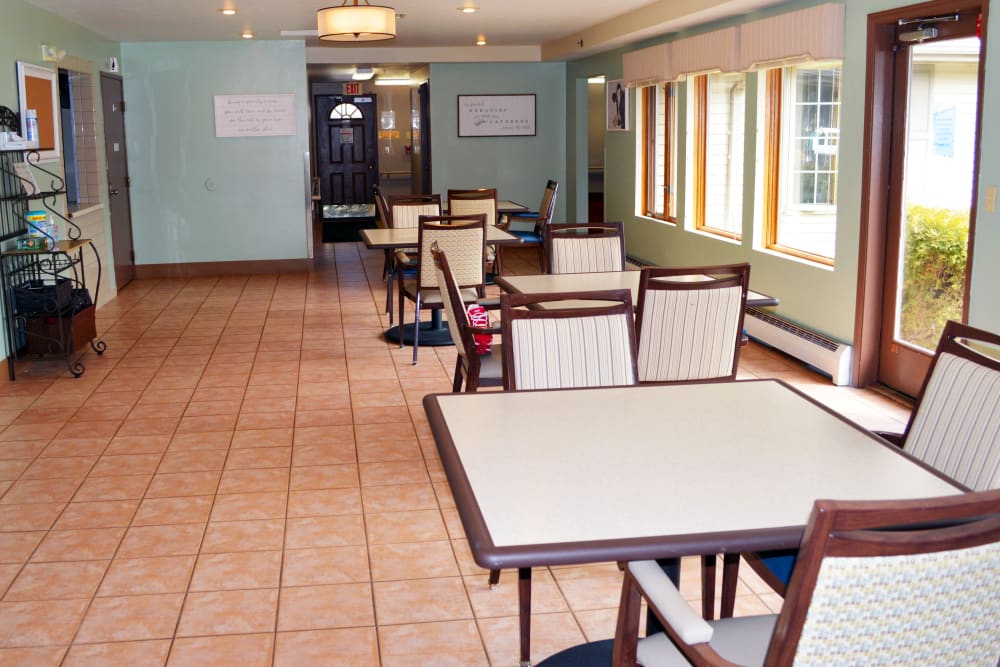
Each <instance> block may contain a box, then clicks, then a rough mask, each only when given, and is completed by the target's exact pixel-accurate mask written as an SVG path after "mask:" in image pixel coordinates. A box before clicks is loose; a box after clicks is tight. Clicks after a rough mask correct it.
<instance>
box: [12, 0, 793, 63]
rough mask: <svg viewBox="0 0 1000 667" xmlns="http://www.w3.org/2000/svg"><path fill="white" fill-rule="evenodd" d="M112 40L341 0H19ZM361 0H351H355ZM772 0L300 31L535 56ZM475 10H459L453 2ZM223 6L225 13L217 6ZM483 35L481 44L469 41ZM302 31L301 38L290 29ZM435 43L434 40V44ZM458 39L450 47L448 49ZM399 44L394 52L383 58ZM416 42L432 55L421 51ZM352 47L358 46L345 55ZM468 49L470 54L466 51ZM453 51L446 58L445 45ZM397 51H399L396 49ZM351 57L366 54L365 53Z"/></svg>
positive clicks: (530, 1)
mask: <svg viewBox="0 0 1000 667" xmlns="http://www.w3.org/2000/svg"><path fill="white" fill-rule="evenodd" d="M27 1H28V2H30V3H31V4H33V5H36V6H38V7H41V8H43V9H45V10H48V11H50V12H52V13H54V14H58V15H59V16H62V17H64V18H66V19H68V20H70V21H72V22H74V23H77V24H79V25H82V26H84V27H86V28H89V29H90V30H92V31H94V32H96V33H98V34H100V35H103V36H104V37H107V38H109V39H111V40H113V41H117V42H144V41H157V42H160V41H201V40H205V41H219V40H239V39H240V35H241V33H243V31H244V30H246V29H249V30H251V31H252V32H253V34H254V36H255V39H269V40H270V39H284V38H283V37H282V36H281V31H282V30H298V31H302V30H315V29H316V18H315V16H316V10H317V9H319V8H321V7H324V6H328V5H338V4H340V2H341V0H282V1H277V0H169V1H165V0H27ZM364 1H365V0H361V2H364ZM780 1H782V0H656V1H654V2H650V0H615V1H614V2H610V1H609V0H373V1H372V4H382V3H384V4H389V5H391V6H392V7H394V8H395V9H396V12H397V14H401V15H402V18H400V19H399V20H398V21H397V31H398V35H397V37H396V39H394V40H392V41H388V42H368V43H367V44H364V45H363V46H364V47H366V48H361V49H358V48H357V47H355V46H354V45H346V46H345V45H341V44H337V43H334V44H330V43H323V42H320V41H319V40H317V39H315V38H307V46H309V47H311V48H310V49H309V53H310V55H309V58H308V59H309V62H348V61H352V60H359V58H355V57H354V56H355V55H368V53H370V52H371V50H372V49H373V48H377V49H379V50H380V51H381V52H382V59H384V60H393V61H397V62H400V61H407V60H408V61H411V62H412V61H416V60H423V61H425V62H426V61H432V60H539V59H566V58H573V57H579V56H581V55H586V54H587V53H592V52H594V51H596V50H600V49H603V48H610V47H612V46H616V45H620V44H623V43H626V42H627V41H632V40H634V39H640V38H643V37H647V36H651V35H653V34H662V33H665V32H670V31H671V30H677V29H680V28H683V27H685V26H688V25H691V24H694V23H699V22H703V21H706V20H711V19H714V18H719V17H720V16H724V15H730V14H738V13H742V12H746V11H749V10H750V9H753V8H756V7H760V6H763V5H768V4H774V3H776V2H780ZM466 4H471V5H476V6H478V7H479V11H477V12H476V13H474V14H463V13H462V12H460V11H458V7H459V6H461V5H466ZM222 7H233V8H235V9H236V10H237V11H238V13H237V14H236V15H235V16H231V17H227V16H223V15H222V14H221V13H220V12H219V11H218V10H219V9H220V8H222ZM479 35H483V36H484V37H485V38H486V40H487V42H488V46H486V47H481V48H477V47H475V46H474V44H475V41H476V38H477V37H478V36H479ZM298 39H302V37H298ZM442 47H444V48H442ZM456 47H460V48H456ZM395 49H398V50H400V55H401V56H403V57H401V58H391V57H388V58H387V57H386V54H385V52H386V51H392V50H395ZM420 49H424V50H427V49H430V50H432V51H434V52H435V53H438V54H441V55H438V56H435V57H421V55H420V54H418V53H417V51H418V50H420ZM355 51H359V53H357V54H355V53H354V52H355ZM470 52H474V53H475V56H474V57H473V56H470V55H469V53H470ZM449 53H450V54H451V55H453V56H454V57H453V58H450V57H446V54H449ZM404 54H405V55H404ZM360 60H362V61H363V60H372V58H370V57H365V58H360Z"/></svg>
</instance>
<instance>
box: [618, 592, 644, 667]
mask: <svg viewBox="0 0 1000 667" xmlns="http://www.w3.org/2000/svg"><path fill="white" fill-rule="evenodd" d="M641 607H642V594H641V593H640V592H639V587H638V586H637V585H636V584H635V581H634V580H633V579H632V575H631V574H629V573H628V572H626V573H625V576H624V578H623V581H622V596H621V601H620V602H619V604H618V623H617V625H616V627H615V643H614V649H613V650H614V655H613V656H612V658H611V664H613V665H620V666H621V667H635V665H636V657H637V656H636V651H637V649H638V643H639V612H640V609H641ZM647 634H648V633H647Z"/></svg>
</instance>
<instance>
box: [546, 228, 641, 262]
mask: <svg viewBox="0 0 1000 667" xmlns="http://www.w3.org/2000/svg"><path fill="white" fill-rule="evenodd" d="M542 235H543V238H544V243H545V255H546V257H548V265H549V266H548V268H549V273H595V272H601V271H624V270H625V234H624V227H623V225H622V223H620V222H600V223H593V224H565V225H556V224H549V225H546V226H545V227H544V228H543V232H542Z"/></svg>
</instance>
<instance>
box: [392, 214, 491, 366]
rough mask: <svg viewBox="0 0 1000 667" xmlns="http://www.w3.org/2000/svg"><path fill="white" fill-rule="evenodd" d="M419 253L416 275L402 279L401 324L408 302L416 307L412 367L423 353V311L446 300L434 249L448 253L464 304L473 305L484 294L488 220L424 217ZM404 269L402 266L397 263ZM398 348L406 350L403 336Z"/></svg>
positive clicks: (477, 217)
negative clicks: (432, 249)
mask: <svg viewBox="0 0 1000 667" xmlns="http://www.w3.org/2000/svg"><path fill="white" fill-rule="evenodd" d="M418 230H419V231H418V235H417V239H418V244H417V245H418V249H417V255H416V259H417V265H416V271H415V275H414V276H412V277H407V276H405V275H404V273H403V271H402V269H400V270H399V272H398V279H399V320H400V322H402V321H403V307H404V304H405V303H406V301H405V300H406V299H409V300H411V301H413V303H414V311H415V312H414V318H413V321H414V327H413V363H414V364H416V363H417V351H418V350H419V349H420V312H421V310H422V309H423V308H425V307H426V308H430V309H439V308H442V307H443V306H444V298H443V295H442V293H441V291H440V290H439V289H438V282H437V275H436V269H435V266H434V257H433V255H432V254H431V245H432V244H433V243H435V242H436V243H437V244H438V248H439V249H440V250H443V251H445V252H447V253H448V256H449V257H450V258H451V261H452V263H451V267H452V270H453V274H454V276H455V281H456V282H457V283H458V287H459V289H460V290H461V298H462V301H463V303H472V302H474V301H477V300H478V299H480V298H481V297H482V296H483V295H484V293H485V264H484V263H483V250H484V249H485V248H486V216H484V215H483V214H481V213H480V214H477V215H423V216H420V220H419V224H418ZM397 266H401V262H399V261H398V262H397ZM399 346H400V347H403V337H402V336H400V342H399Z"/></svg>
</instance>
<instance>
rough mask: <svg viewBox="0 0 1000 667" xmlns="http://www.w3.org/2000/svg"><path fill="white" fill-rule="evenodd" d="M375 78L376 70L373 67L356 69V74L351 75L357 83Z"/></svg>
mask: <svg viewBox="0 0 1000 667" xmlns="http://www.w3.org/2000/svg"><path fill="white" fill-rule="evenodd" d="M373 76H375V70H373V69H372V68H371V67H357V68H355V69H354V74H352V75H351V78H352V79H354V80H355V81H367V80H368V79H370V78H372V77H373Z"/></svg>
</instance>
